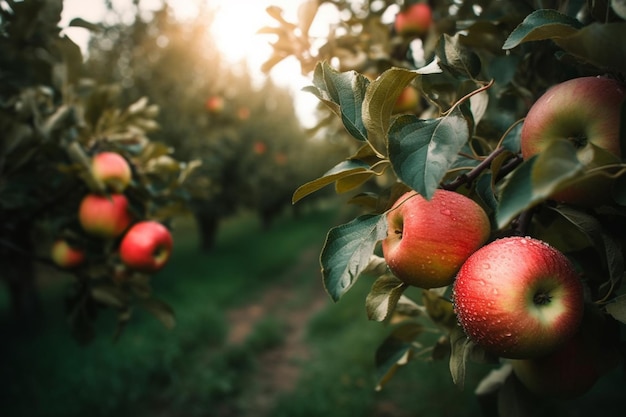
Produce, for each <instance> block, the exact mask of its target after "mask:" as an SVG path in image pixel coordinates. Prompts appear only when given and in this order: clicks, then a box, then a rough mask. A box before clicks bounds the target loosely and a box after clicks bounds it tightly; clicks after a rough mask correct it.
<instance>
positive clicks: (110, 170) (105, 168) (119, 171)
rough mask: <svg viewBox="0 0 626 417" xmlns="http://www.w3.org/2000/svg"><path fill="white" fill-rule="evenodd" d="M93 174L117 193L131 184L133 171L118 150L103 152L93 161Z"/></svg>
mask: <svg viewBox="0 0 626 417" xmlns="http://www.w3.org/2000/svg"><path fill="white" fill-rule="evenodd" d="M91 172H92V173H93V176H94V177H95V178H96V179H98V180H100V181H102V183H104V184H105V185H106V186H107V187H109V188H110V189H111V190H113V191H115V192H116V193H121V192H122V191H124V190H125V189H126V187H127V186H128V184H130V180H131V176H132V173H131V171H130V166H129V165H128V162H127V161H126V159H124V157H123V156H122V155H120V154H118V153H116V152H102V153H99V154H97V155H95V156H94V157H93V159H92V161H91Z"/></svg>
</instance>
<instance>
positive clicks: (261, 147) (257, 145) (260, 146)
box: [252, 141, 267, 155]
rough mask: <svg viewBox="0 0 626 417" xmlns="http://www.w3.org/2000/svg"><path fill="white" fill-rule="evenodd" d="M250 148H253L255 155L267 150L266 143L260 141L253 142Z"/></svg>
mask: <svg viewBox="0 0 626 417" xmlns="http://www.w3.org/2000/svg"><path fill="white" fill-rule="evenodd" d="M252 148H253V150H254V153H255V154H257V155H263V154H264V153H265V151H267V145H266V144H265V142H262V141H258V142H254V145H253V147H252Z"/></svg>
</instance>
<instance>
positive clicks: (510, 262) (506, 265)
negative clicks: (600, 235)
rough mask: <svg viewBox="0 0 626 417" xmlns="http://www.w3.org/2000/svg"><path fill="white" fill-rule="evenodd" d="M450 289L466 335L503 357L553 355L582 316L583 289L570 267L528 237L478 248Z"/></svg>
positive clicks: (557, 254) (553, 251)
mask: <svg viewBox="0 0 626 417" xmlns="http://www.w3.org/2000/svg"><path fill="white" fill-rule="evenodd" d="M453 290H454V291H453V294H454V306H455V311H456V314H457V319H458V321H459V324H460V325H461V326H462V327H463V329H464V330H465V333H466V334H467V336H468V337H469V338H470V339H471V340H473V341H474V342H475V343H476V344H477V345H479V346H482V347H483V348H484V349H485V350H486V351H488V352H491V353H493V354H495V355H498V356H501V357H504V358H511V359H527V358H533V357H538V356H541V355H545V354H548V353H550V352H553V351H554V350H555V349H557V348H558V347H560V346H561V345H562V344H563V343H565V342H566V341H567V340H568V339H569V338H570V337H572V336H573V335H574V333H576V331H577V330H578V326H579V324H580V322H581V319H582V315H583V307H584V305H583V303H584V300H583V287H582V284H581V281H580V278H579V276H578V274H577V272H576V270H575V269H574V266H573V265H572V263H571V262H570V261H569V259H568V258H567V257H566V256H565V255H564V254H563V253H561V252H559V251H558V250H556V249H555V248H553V247H552V246H549V245H548V244H547V243H545V242H543V241H540V240H537V239H533V238H530V237H519V236H515V237H508V238H502V239H498V240H496V241H494V242H491V243H489V244H488V245H485V246H483V247H482V248H480V249H479V250H478V251H476V252H475V253H474V254H472V256H470V257H469V258H468V259H467V261H466V262H465V263H464V264H463V266H462V267H461V269H460V270H459V273H458V274H457V277H456V281H455V283H454V288H453Z"/></svg>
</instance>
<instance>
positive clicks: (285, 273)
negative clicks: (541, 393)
mask: <svg viewBox="0 0 626 417" xmlns="http://www.w3.org/2000/svg"><path fill="white" fill-rule="evenodd" d="M338 222H341V220H339V219H338V217H337V213H335V212H334V211H332V210H329V211H322V212H316V213H309V214H307V215H304V216H302V217H300V218H298V219H294V218H291V217H285V218H282V219H280V220H279V221H278V223H277V224H276V225H275V226H274V227H273V228H272V229H271V230H268V231H262V230H261V227H260V224H259V222H258V221H257V219H256V218H255V217H254V216H251V215H248V214H243V215H241V216H238V217H237V218H234V219H232V220H229V221H228V222H226V223H225V224H224V227H223V228H222V229H221V232H220V235H219V237H218V242H217V246H216V248H215V250H214V251H213V252H211V253H210V254H202V253H200V252H199V250H198V249H197V248H198V246H197V243H198V239H197V236H196V234H195V233H196V232H195V229H194V228H193V223H192V222H189V221H182V222H180V223H178V224H177V225H176V228H175V241H176V245H175V246H176V250H175V253H174V256H173V258H172V260H171V262H170V264H168V266H167V267H166V269H165V270H164V271H162V272H161V273H159V274H157V275H156V276H155V277H154V285H153V286H154V290H155V292H156V293H157V294H159V295H160V296H161V298H163V299H164V300H166V301H167V302H168V303H169V304H170V305H171V306H172V307H173V308H174V310H175V311H176V318H177V326H176V327H175V328H174V329H173V330H171V331H168V330H166V329H165V328H163V327H162V326H161V325H160V324H159V322H158V321H157V320H155V319H154V318H153V317H152V316H150V315H149V314H148V313H145V312H143V311H137V312H136V314H134V315H133V318H132V320H131V323H130V324H129V325H128V328H127V330H126V332H125V333H124V334H123V335H122V337H121V339H120V340H119V341H118V342H117V343H113V341H112V339H111V336H112V334H113V330H114V318H113V317H112V315H111V314H105V315H103V316H102V317H101V318H99V320H98V330H99V335H98V337H97V339H96V340H95V341H94V342H93V343H92V344H90V345H88V346H86V347H81V346H79V345H77V344H76V343H75V342H74V341H73V339H71V337H70V334H69V329H68V328H67V326H66V325H65V322H64V316H63V309H62V302H63V295H64V289H65V286H64V285H63V284H58V285H51V286H46V287H45V291H44V292H43V301H44V305H43V308H44V321H43V322H42V323H41V326H40V328H39V331H29V332H19V333H18V332H16V331H14V330H13V329H12V328H11V326H10V325H9V324H10V323H9V322H8V312H7V307H6V305H7V303H6V301H7V297H6V293H4V294H3V293H2V291H0V332H2V333H1V334H2V335H3V338H2V343H1V344H0V361H1V363H0V369H1V370H2V376H3V377H2V383H1V384H2V385H1V386H0V410H2V412H0V414H1V415H6V416H29V417H61V416H62V417H73V416H84V415H89V416H90V417H99V416H112V415H115V416H116V417H125V416H134V417H142V416H150V417H161V416H162V417H169V416H186V417H187V416H188V417H194V416H210V417H226V416H254V417H262V416H260V415H259V414H258V413H255V410H254V409H251V407H252V404H251V403H249V400H250V398H253V397H254V395H255V393H258V392H263V391H262V388H263V387H262V385H263V383H264V381H262V380H261V381H259V380H258V378H257V379H255V375H256V373H255V372H256V371H257V370H258V369H259V368H260V367H261V365H263V363H262V362H261V361H262V360H263V358H264V357H265V356H264V353H265V352H267V351H268V350H270V349H274V348H277V347H280V346H282V345H283V344H284V343H286V342H285V341H286V339H287V337H288V333H287V332H289V326H288V325H287V321H288V320H287V319H288V317H287V316H280V315H276V314H266V315H265V316H263V317H261V318H260V320H258V321H257V322H256V323H255V324H254V326H253V328H252V330H251V332H250V333H249V334H248V335H247V337H246V338H245V339H244V340H243V342H241V343H239V344H230V343H228V340H227V337H228V332H229V321H228V312H229V311H231V310H233V309H236V308H239V307H245V306H247V305H248V304H250V303H254V302H255V301H257V300H258V299H259V298H260V297H262V295H263V294H264V291H265V290H266V289H268V288H269V287H272V286H273V287H275V286H281V285H284V286H288V287H289V288H291V290H292V293H290V295H291V298H289V299H288V300H286V301H285V302H284V305H283V306H282V307H283V308H282V309H281V310H280V311H286V312H287V314H289V311H295V309H297V308H299V306H300V305H302V304H303V303H304V302H305V301H307V300H308V299H309V298H310V297H311V294H313V292H314V291H316V290H319V289H320V286H321V285H322V284H321V279H320V271H319V265H317V258H316V256H308V257H306V258H303V257H302V253H303V252H306V251H308V253H309V255H310V254H311V253H312V252H317V253H318V252H319V250H320V249H321V245H322V243H323V239H324V237H325V232H326V231H327V230H328V228H330V227H331V226H333V225H336V224H337V223H338ZM370 286H371V279H369V278H366V277H364V278H361V279H360V280H359V281H358V282H357V283H356V285H355V286H354V287H353V288H352V289H351V290H350V292H349V293H348V294H346V295H345V296H344V297H343V298H342V299H341V301H340V302H338V303H334V304H333V303H330V302H329V303H328V305H327V306H326V307H324V308H323V309H322V310H321V311H319V312H318V313H316V314H315V315H314V316H313V317H312V318H310V319H309V320H308V321H306V322H302V323H301V326H303V328H304V330H305V335H306V336H305V342H306V344H307V348H308V350H309V352H310V355H309V356H308V357H309V359H307V360H302V361H300V362H299V363H298V364H297V365H298V366H299V369H300V379H299V381H298V382H297V383H296V384H294V385H293V387H292V389H291V390H290V391H288V392H284V393H283V394H282V395H279V396H278V397H277V398H276V399H275V401H274V402H273V407H272V408H271V409H270V410H269V411H268V413H267V415H268V416H272V417H318V416H324V417H326V416H333V417H354V416H359V417H381V416H388V417H408V416H418V415H428V416H432V417H437V416H455V417H466V416H467V417H469V416H477V415H480V412H479V411H480V410H479V405H478V403H477V400H476V398H475V397H474V395H473V392H472V390H473V388H474V387H475V385H476V383H477V382H478V380H479V379H480V377H481V376H482V375H483V374H484V372H485V371H486V369H485V368H481V367H479V366H475V364H470V367H469V370H468V375H467V385H466V389H465V390H463V391H461V390H459V389H458V388H457V387H456V386H454V384H453V383H452V381H451V378H450V373H449V371H448V366H447V363H446V362H445V361H443V362H436V363H430V362H411V363H410V364H408V365H406V366H405V367H403V368H401V369H400V370H399V371H398V372H397V374H396V375H395V376H394V377H393V378H392V379H391V381H390V382H389V383H388V384H387V385H385V387H384V389H383V390H382V391H380V392H376V391H375V390H374V388H375V386H376V383H377V381H376V380H375V369H374V362H373V359H374V352H375V350H376V348H377V346H378V345H379V344H380V343H381V341H382V340H383V339H384V338H385V336H386V335H387V333H388V332H389V330H390V329H389V328H388V327H386V326H384V325H382V324H380V323H374V322H370V321H368V320H367V318H366V314H365V309H364V300H365V296H366V294H367V292H368V290H369V287H370ZM2 300H3V301H2ZM613 381H615V379H614V380H613ZM620 381H621V380H620ZM606 383H607V381H605V382H604V384H605V385H600V386H599V387H598V390H601V391H597V392H607V393H609V392H611V391H609V390H608V388H607V386H606ZM620 384H623V382H617V383H614V384H613V385H612V387H613V391H615V390H618V389H621V388H620V387H623V385H620ZM259 385H260V386H261V387H260V388H259ZM600 398H602V397H600ZM611 398H613V397H611ZM581 409H582V408H581ZM599 409H601V408H599ZM551 415H553V416H557V415H559V414H557V413H552V414H551Z"/></svg>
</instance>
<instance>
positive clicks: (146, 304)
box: [138, 298, 176, 329]
mask: <svg viewBox="0 0 626 417" xmlns="http://www.w3.org/2000/svg"><path fill="white" fill-rule="evenodd" d="M138 303H139V305H140V306H141V307H143V308H144V309H145V310H146V311H148V312H149V313H151V314H152V315H153V316H154V317H156V318H157V320H159V321H160V322H161V324H162V325H163V326H164V327H165V328H167V329H172V328H174V326H175V325H176V318H175V316H174V310H172V308H171V307H170V306H169V305H168V304H166V303H165V302H163V301H161V300H158V299H156V298H144V299H139V301H138Z"/></svg>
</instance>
